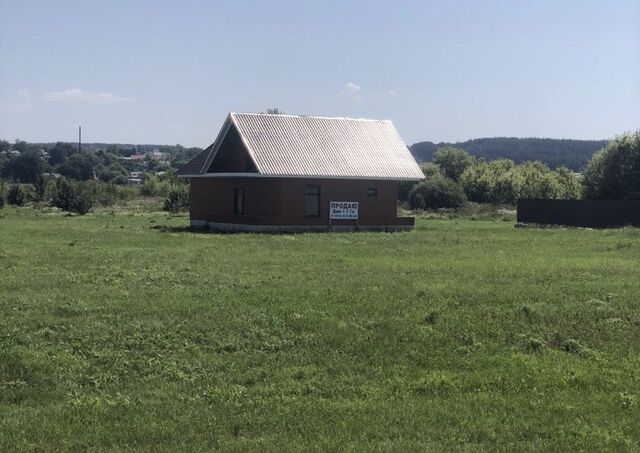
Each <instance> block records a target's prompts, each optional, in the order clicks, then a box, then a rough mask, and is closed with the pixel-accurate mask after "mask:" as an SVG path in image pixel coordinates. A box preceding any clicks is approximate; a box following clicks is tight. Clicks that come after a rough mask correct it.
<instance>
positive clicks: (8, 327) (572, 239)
mask: <svg viewBox="0 0 640 453" xmlns="http://www.w3.org/2000/svg"><path fill="white" fill-rule="evenodd" d="M513 223H514V222H513V221H499V220H493V221H472V220H464V219H457V220H427V219H421V220H418V222H417V228H416V230H415V231H413V232H411V233H396V234H384V233H355V234H352V233H337V234H302V235H274V236H270V235H216V234H203V233H192V232H189V231H188V230H187V229H185V228H181V227H182V226H184V225H187V224H188V219H187V218H186V217H173V218H170V217H167V216H166V215H165V214H162V213H127V212H117V213H115V214H112V213H109V212H106V211H105V212H100V213H96V214H89V215H87V216H84V217H69V216H65V215H63V214H60V213H47V212H40V211H37V210H33V209H30V208H20V209H15V208H7V207H5V208H4V209H3V210H1V211H0V450H2V451H20V450H40V451H42V450H44V451H49V450H77V451H83V450H86V449H102V450H110V449H113V450H123V449H136V450H145V451H194V450H204V449H219V450H234V451H246V450H253V451H282V450H299V449H303V448H304V449H311V450H316V451H326V450H343V449H348V450H358V451H370V450H382V451H415V450H432V451H443V450H449V451H460V450H504V451H526V450H545V451H575V450H587V451H597V450H612V449H613V450H622V451H624V450H627V451H633V450H635V451H637V450H638V449H640V231H639V230H637V229H621V230H609V231H590V230H565V229H548V230H536V229H516V228H514V227H513Z"/></svg>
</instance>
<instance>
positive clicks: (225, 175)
mask: <svg viewBox="0 0 640 453" xmlns="http://www.w3.org/2000/svg"><path fill="white" fill-rule="evenodd" d="M179 177H181V178H291V179H356V180H368V181H422V180H423V179H424V176H423V177H418V176H413V177H399V176H343V175H265V174H262V173H241V172H236V173H204V174H190V175H179Z"/></svg>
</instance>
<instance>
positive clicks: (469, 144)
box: [409, 137, 607, 171]
mask: <svg viewBox="0 0 640 453" xmlns="http://www.w3.org/2000/svg"><path fill="white" fill-rule="evenodd" d="M606 144H607V141H606V140H571V139H552V138H515V137H494V138H477V139H473V140H467V141H466V142H458V143H437V144H436V143H432V142H419V143H415V144H413V145H411V146H410V147H409V149H410V150H411V153H412V154H413V156H414V157H415V159H416V160H417V161H418V162H429V161H432V160H433V159H434V156H435V153H436V152H437V151H438V149H441V148H446V147H454V148H458V149H462V150H464V151H467V152H468V153H469V154H470V155H472V156H473V157H476V158H477V159H484V160H499V159H509V160H512V161H513V162H514V163H516V164H521V163H524V162H527V161H540V162H542V163H544V164H546V165H547V166H548V167H550V168H552V169H555V168H559V167H567V168H570V169H572V170H574V171H581V170H582V169H583V168H584V166H585V165H586V164H587V162H589V160H590V159H591V157H592V156H593V154H594V153H595V152H596V151H598V150H599V149H602V148H603V147H605V146H606Z"/></svg>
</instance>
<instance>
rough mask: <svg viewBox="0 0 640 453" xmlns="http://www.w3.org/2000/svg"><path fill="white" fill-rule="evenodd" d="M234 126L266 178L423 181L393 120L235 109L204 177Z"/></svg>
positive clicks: (213, 152)
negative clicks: (236, 110)
mask: <svg viewBox="0 0 640 453" xmlns="http://www.w3.org/2000/svg"><path fill="white" fill-rule="evenodd" d="M229 122H230V123H231V124H233V125H234V126H235V127H236V128H237V130H238V132H239V134H240V137H241V139H242V141H243V143H244V145H245V146H246V148H247V151H248V152H249V155H250V156H251V159H252V160H253V163H254V164H255V166H256V168H257V170H258V174H260V175H263V176H290V177H330V178H372V179H398V180H404V179H407V180H410V179H422V178H424V175H423V173H422V171H421V170H420V167H419V166H418V164H417V163H416V161H415V160H414V158H413V156H412V155H411V153H410V152H409V150H408V148H407V145H406V144H405V143H404V142H403V141H402V139H401V138H400V135H399V134H398V131H396V128H395V127H394V126H393V124H392V123H391V121H380V120H367V119H352V118H326V117H317V116H293V115H273V114H263V113H230V114H229V117H228V118H227V122H226V123H225V127H223V131H222V132H221V134H220V135H219V136H218V139H217V140H216V143H215V144H214V145H213V146H212V147H211V151H210V155H209V156H208V158H207V159H206V161H205V165H203V167H202V169H201V172H200V174H203V175H204V172H206V169H207V167H208V165H209V164H210V162H211V161H212V160H213V158H214V157H215V152H216V151H217V149H218V147H219V146H216V145H218V142H221V141H222V140H224V136H225V135H226V130H228V128H229V124H228V123H229Z"/></svg>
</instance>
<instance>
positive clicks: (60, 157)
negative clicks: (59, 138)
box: [48, 142, 75, 166]
mask: <svg viewBox="0 0 640 453" xmlns="http://www.w3.org/2000/svg"><path fill="white" fill-rule="evenodd" d="M74 151H75V148H74V147H73V146H72V145H71V144H70V143H62V142H58V143H56V144H55V146H54V147H53V148H51V149H50V150H49V153H48V154H49V164H50V165H54V166H55V165H60V164H61V163H63V162H64V161H65V160H66V159H67V157H69V156H70V155H71V154H73V153H74Z"/></svg>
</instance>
